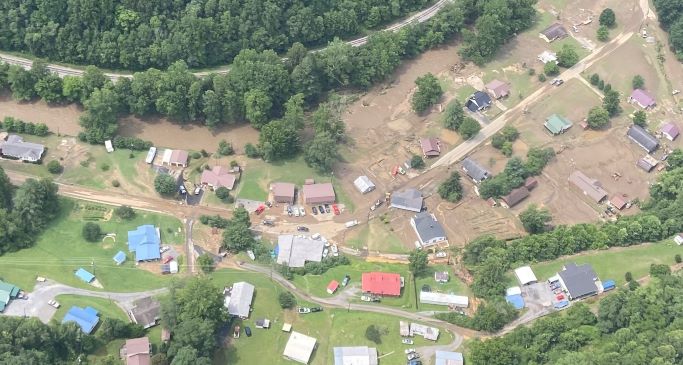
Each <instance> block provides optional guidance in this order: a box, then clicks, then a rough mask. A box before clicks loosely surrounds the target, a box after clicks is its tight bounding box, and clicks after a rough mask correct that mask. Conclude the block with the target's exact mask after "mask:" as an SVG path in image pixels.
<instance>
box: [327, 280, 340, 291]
mask: <svg viewBox="0 0 683 365" xmlns="http://www.w3.org/2000/svg"><path fill="white" fill-rule="evenodd" d="M337 288H339V282H338V281H337V280H332V281H330V283H329V284H327V294H334V292H336V291H337Z"/></svg>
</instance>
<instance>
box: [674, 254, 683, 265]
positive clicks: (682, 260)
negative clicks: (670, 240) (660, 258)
mask: <svg viewBox="0 0 683 365" xmlns="http://www.w3.org/2000/svg"><path fill="white" fill-rule="evenodd" d="M674 261H675V262H676V263H677V264H680V263H681V262H683V259H681V255H680V254H676V256H674Z"/></svg>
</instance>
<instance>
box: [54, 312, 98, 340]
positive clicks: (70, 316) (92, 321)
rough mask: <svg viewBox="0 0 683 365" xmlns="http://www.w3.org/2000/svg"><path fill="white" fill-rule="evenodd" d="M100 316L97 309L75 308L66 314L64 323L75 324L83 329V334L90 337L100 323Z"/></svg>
mask: <svg viewBox="0 0 683 365" xmlns="http://www.w3.org/2000/svg"><path fill="white" fill-rule="evenodd" d="M98 315H99V313H98V312H97V310H96V309H95V308H92V307H85V308H81V307H76V306H73V307H71V309H69V311H68V312H66V315H65V316H64V319H63V320H62V323H67V322H74V323H76V324H77V325H78V326H79V327H81V331H83V333H85V334H87V335H89V334H90V333H91V332H92V330H93V329H94V328H95V326H97V323H99V321H100V317H98Z"/></svg>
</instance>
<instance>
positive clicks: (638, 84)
mask: <svg viewBox="0 0 683 365" xmlns="http://www.w3.org/2000/svg"><path fill="white" fill-rule="evenodd" d="M631 86H633V88H634V89H642V88H643V87H644V86H645V79H643V77H642V76H640V75H635V76H633V80H631Z"/></svg>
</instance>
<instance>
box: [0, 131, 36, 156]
mask: <svg viewBox="0 0 683 365" xmlns="http://www.w3.org/2000/svg"><path fill="white" fill-rule="evenodd" d="M0 149H1V150H2V154H3V155H6V156H10V157H14V158H19V159H22V160H26V161H38V160H40V157H41V156H42V155H43V152H44V151H45V147H44V146H43V145H42V144H38V143H31V142H24V140H23V139H22V138H21V137H20V136H17V135H16V134H11V135H10V136H9V137H7V141H5V142H3V143H2V145H1V146H0Z"/></svg>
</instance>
